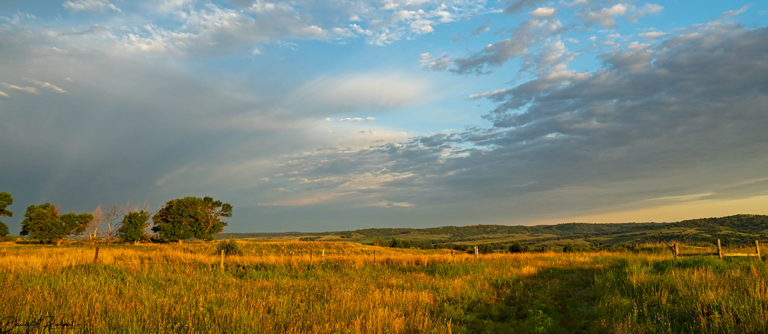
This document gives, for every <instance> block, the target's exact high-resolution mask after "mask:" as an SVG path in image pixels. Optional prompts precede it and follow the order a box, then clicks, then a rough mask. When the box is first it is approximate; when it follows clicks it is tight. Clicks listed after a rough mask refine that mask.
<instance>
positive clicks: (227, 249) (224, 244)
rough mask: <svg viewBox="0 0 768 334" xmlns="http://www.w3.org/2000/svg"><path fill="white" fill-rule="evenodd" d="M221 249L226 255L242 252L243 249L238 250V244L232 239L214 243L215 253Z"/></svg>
mask: <svg viewBox="0 0 768 334" xmlns="http://www.w3.org/2000/svg"><path fill="white" fill-rule="evenodd" d="M222 251H224V255H227V256H229V255H242V254H243V251H242V250H240V246H239V245H238V244H237V241H234V240H232V239H230V240H223V241H219V243H218V245H216V254H221V252H222Z"/></svg>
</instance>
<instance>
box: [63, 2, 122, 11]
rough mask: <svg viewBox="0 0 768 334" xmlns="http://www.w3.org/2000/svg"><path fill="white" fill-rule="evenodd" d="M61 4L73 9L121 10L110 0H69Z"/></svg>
mask: <svg viewBox="0 0 768 334" xmlns="http://www.w3.org/2000/svg"><path fill="white" fill-rule="evenodd" d="M61 5H62V6H64V7H66V8H69V9H70V10H73V11H89V12H104V11H107V10H111V11H114V12H118V13H119V12H121V10H120V8H117V6H115V5H114V4H112V3H111V2H109V0H67V1H64V3H62V4H61Z"/></svg>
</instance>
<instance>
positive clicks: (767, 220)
mask: <svg viewBox="0 0 768 334" xmlns="http://www.w3.org/2000/svg"><path fill="white" fill-rule="evenodd" d="M219 238H221V239H228V238H248V239H253V240H273V241H277V240H282V241H291V240H293V241H296V240H312V241H353V242H359V243H365V244H381V245H386V244H387V243H388V242H391V241H392V239H397V240H400V241H405V242H407V243H408V245H409V246H414V247H419V248H456V249H467V248H471V247H472V246H477V245H482V244H486V245H487V246H489V247H490V248H493V249H497V250H503V249H506V248H507V247H509V246H510V245H511V244H513V243H522V244H524V245H526V246H528V247H529V248H530V249H531V250H538V251H558V250H562V249H563V248H564V247H566V246H569V247H571V248H576V249H577V250H582V251H598V250H613V251H616V250H619V249H634V248H635V246H636V245H637V244H644V243H659V242H662V241H669V242H684V243H688V244H696V245H700V246H706V245H709V246H714V244H715V242H716V240H717V239H721V240H722V242H723V244H727V245H734V246H736V245H750V244H752V243H754V240H755V239H760V240H765V239H768V216H765V215H734V216H728V217H717V218H700V219H691V220H684V221H679V222H668V223H617V224H594V223H567V224H557V225H536V226H521V225H469V226H443V227H431V228H423V229H415V228H370V229H362V230H354V231H336V232H317V233H301V232H288V233H222V234H221V235H219Z"/></svg>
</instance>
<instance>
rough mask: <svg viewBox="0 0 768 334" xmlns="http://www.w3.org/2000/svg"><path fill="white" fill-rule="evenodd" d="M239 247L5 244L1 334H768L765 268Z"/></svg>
mask: <svg viewBox="0 0 768 334" xmlns="http://www.w3.org/2000/svg"><path fill="white" fill-rule="evenodd" d="M237 242H238V245H239V246H240V248H241V249H242V250H243V254H242V255H234V256H228V257H226V258H225V259H224V263H223V266H222V263H221V257H220V254H218V253H217V252H216V250H215V248H216V242H208V243H204V242H200V243H197V242H192V243H184V244H140V245H135V246H131V245H123V244H113V245H105V244H102V245H99V256H98V260H97V261H96V262H95V263H94V253H95V245H88V244H78V243H72V244H64V245H62V246H59V247H56V246H52V245H38V244H16V243H3V244H0V300H1V301H2V303H3V307H2V308H0V318H1V319H2V322H0V326H2V327H0V331H7V332H44V331H53V332H116V333H145V332H151V333H169V332H189V333H195V332H243V333H246V332H247V333H476V332H481V333H483V332H486V333H505V332H508V333H570V332H588V333H603V332H604V333H736V332H739V333H746V332H753V333H760V332H768V279H766V277H768V267H766V265H765V263H764V262H762V261H759V260H758V259H756V258H729V259H725V260H720V259H717V258H716V257H684V258H683V257H681V258H674V257H673V256H672V254H671V253H670V252H668V251H666V250H665V249H663V248H662V247H661V246H655V245H649V246H648V247H646V250H645V251H641V252H604V251H603V252H585V253H559V252H542V253H520V254H501V253H497V254H484V255H480V256H479V257H478V258H475V257H474V255H471V254H467V253H463V252H462V253H458V252H455V253H454V254H453V255H452V254H451V251H450V250H440V249H435V250H421V249H394V248H386V247H378V246H367V245H361V244H357V243H348V242H300V241H291V242H274V241H247V240H245V241H244V240H239V241H237ZM684 250H685V248H684ZM323 253H324V256H323ZM374 253H375V257H374Z"/></svg>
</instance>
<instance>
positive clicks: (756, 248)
mask: <svg viewBox="0 0 768 334" xmlns="http://www.w3.org/2000/svg"><path fill="white" fill-rule="evenodd" d="M755 253H757V258H758V259H760V260H761V261H762V260H763V258H762V257H760V243H758V241H757V240H755Z"/></svg>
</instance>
